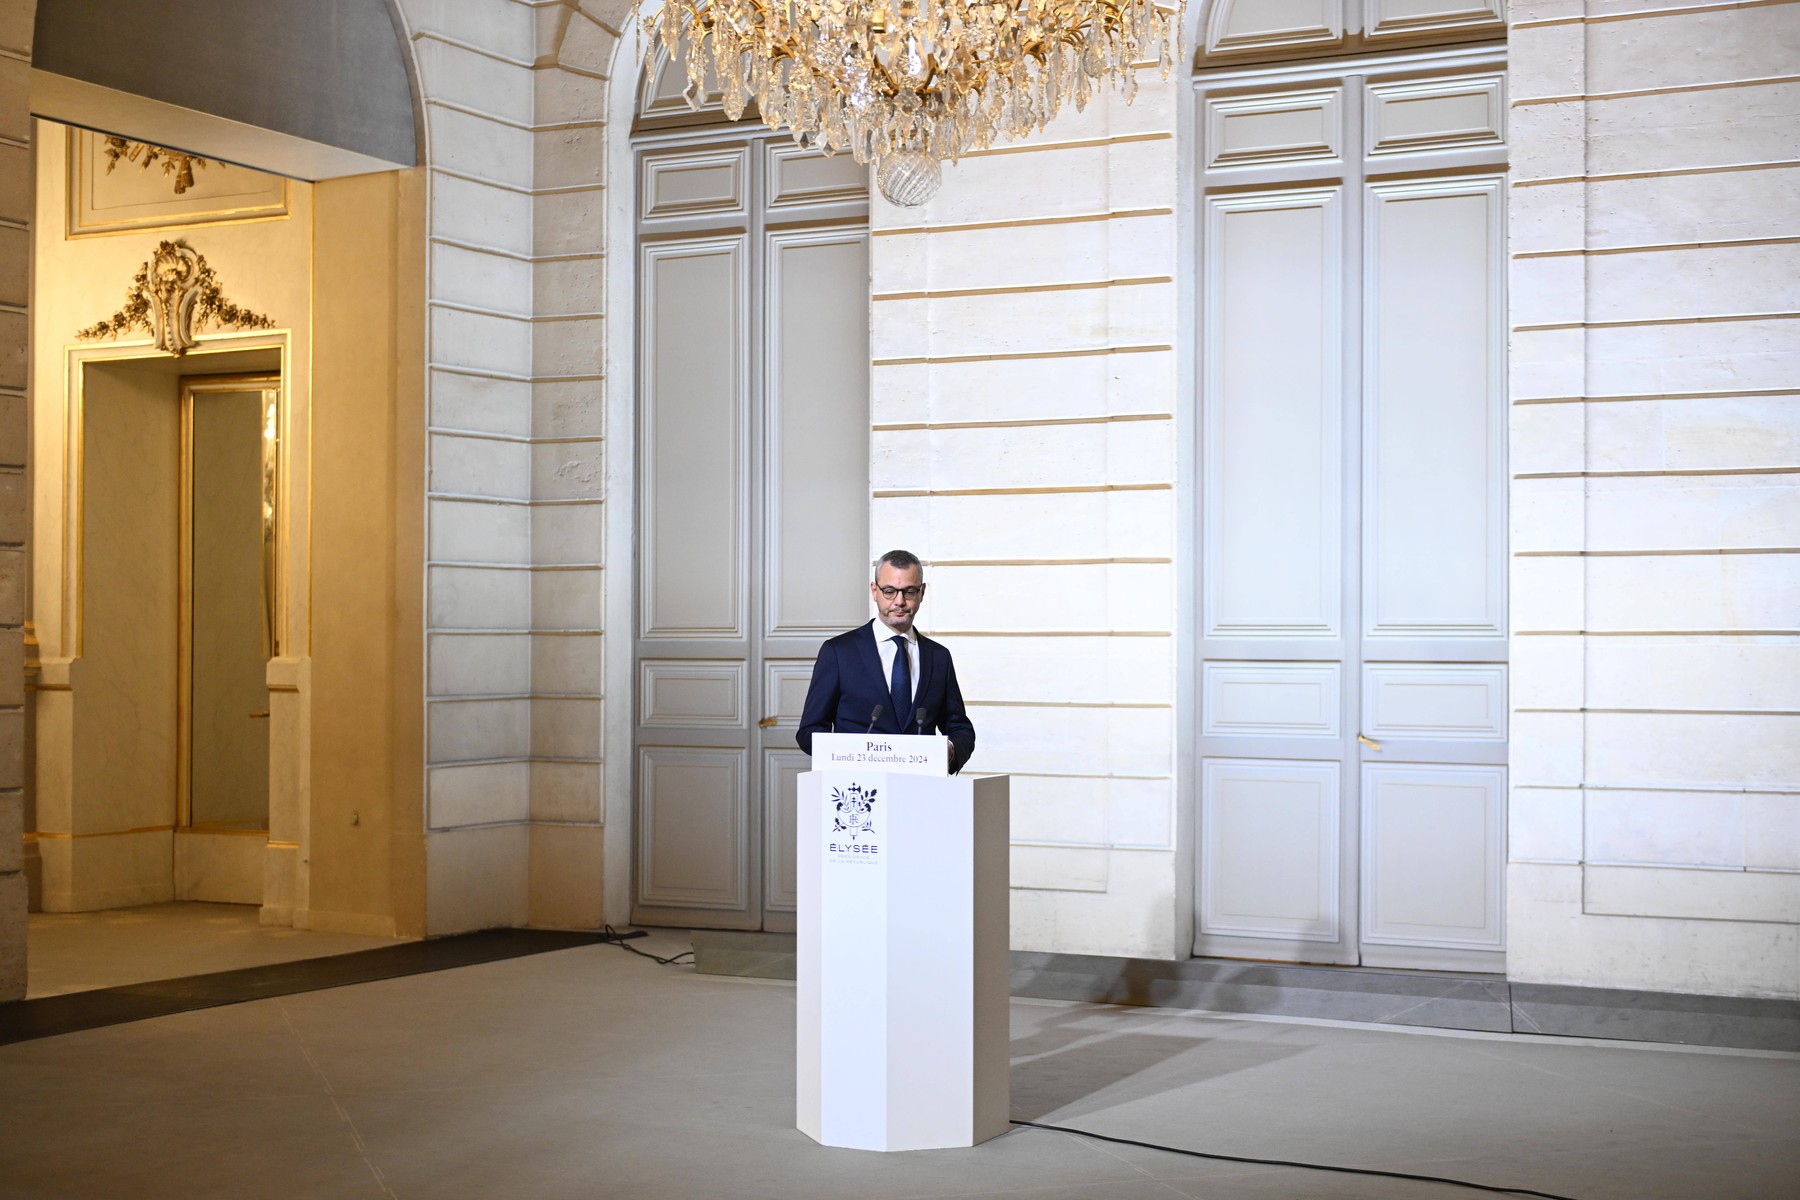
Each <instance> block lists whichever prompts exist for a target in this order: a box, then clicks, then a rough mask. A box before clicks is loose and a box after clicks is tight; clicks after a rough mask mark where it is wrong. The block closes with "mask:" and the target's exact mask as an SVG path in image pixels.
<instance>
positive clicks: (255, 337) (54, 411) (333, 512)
mask: <svg viewBox="0 0 1800 1200" xmlns="http://www.w3.org/2000/svg"><path fill="white" fill-rule="evenodd" d="M39 131H40V136H39V137H38V139H37V150H38V154H39V156H40V162H39V183H38V197H37V198H38V226H37V230H38V234H39V244H38V246H37V259H36V263H37V269H38V272H39V275H38V278H39V281H40V282H39V286H38V288H37V293H36V294H37V305H36V309H35V311H34V314H33V315H34V328H35V331H36V338H37V347H36V355H35V357H34V360H33V370H34V377H33V393H32V394H33V396H34V397H35V402H36V405H37V420H36V423H35V435H36V437H37V440H38V445H37V447H36V451H35V455H36V457H35V462H36V463H37V469H36V470H35V471H34V473H33V477H34V483H35V486H36V488H37V489H38V491H37V497H36V505H35V516H36V521H37V530H36V536H35V545H36V547H37V559H36V563H35V565H36V567H37V570H36V572H35V575H34V586H35V588H36V595H35V600H34V613H35V615H36V617H37V628H38V631H39V633H38V636H39V640H40V643H41V654H42V659H43V676H42V680H41V686H43V687H45V688H47V689H49V690H44V691H40V692H39V693H38V707H37V715H38V721H37V734H38V757H37V762H38V766H39V784H38V803H37V805H36V816H37V832H38V837H39V845H40V847H41V848H42V851H43V854H44V858H45V876H46V883H47V886H46V890H45V905H46V907H48V908H53V909H84V908H94V907H109V906H113V905H116V904H122V903H143V902H145V901H147V900H152V899H157V898H159V896H158V895H152V894H148V893H145V894H139V893H140V892H142V888H139V889H138V891H136V892H132V893H131V894H129V895H126V894H123V893H120V892H119V887H120V886H121V883H120V881H121V878H122V872H123V871H124V869H125V867H127V866H132V865H135V867H136V868H137V870H136V875H137V876H142V877H143V878H145V879H147V878H149V877H150V876H151V875H157V876H160V877H162V878H164V879H165V880H166V878H167V875H168V870H169V846H168V837H169V834H168V832H167V827H168V826H169V824H170V822H171V821H172V820H173V812H172V808H171V804H172V797H173V790H172V785H171V787H170V789H168V791H169V794H168V796H166V797H149V796H144V797H140V800H142V802H143V804H147V805H151V806H152V807H154V808H156V809H157V811H156V812H150V811H149V810H148V809H146V810H145V811H142V812H140V811H137V810H136V809H134V810H133V811H132V812H131V813H119V812H112V811H110V810H108V811H107V812H104V813H103V812H101V811H99V809H98V808H97V807H96V806H97V805H99V804H100V803H101V802H102V801H104V800H105V798H106V797H108V796H116V795H122V794H124V791H126V790H128V789H125V788H122V787H120V786H112V787H103V786H101V784H102V783H104V782H105V781H104V780H103V779H101V778H100V777H99V776H98V775H96V772H100V774H102V775H104V774H105V773H106V772H107V771H110V772H112V773H113V774H117V773H118V772H119V771H127V772H128V773H130V774H133V775H136V774H141V773H142V771H143V764H144V762H145V761H147V759H146V758H145V757H144V756H142V755H126V754H121V753H119V752H118V749H119V746H120V744H121V740H120V738H119V737H117V736H113V734H112V733H109V732H108V730H107V728H106V727H103V726H101V725H95V724H94V722H95V721H96V720H99V719H100V717H101V716H103V715H105V714H106V713H111V714H113V717H114V718H116V719H126V720H128V718H127V716H126V715H124V711H125V710H120V709H119V706H118V701H117V700H116V699H113V697H118V696H123V693H122V692H121V691H120V690H119V689H118V688H117V687H113V688H102V687H99V686H98V685H99V684H100V683H101V682H103V681H99V680H95V679H94V669H95V667H96V666H103V667H108V664H110V666H109V667H108V669H112V670H114V671H115V672H116V671H117V670H118V669H120V668H121V664H123V663H125V662H128V661H130V660H131V659H133V658H136V657H138V656H135V655H126V656H124V657H121V656H119V655H117V654H114V655H112V656H110V657H108V659H107V662H106V663H105V664H101V663H98V662H83V661H82V659H81V652H82V650H83V646H81V645H79V644H78V641H77V637H76V631H75V629H74V628H73V627H72V625H71V620H72V618H73V617H74V614H75V613H76V612H77V611H78V608H79V602H78V601H77V599H76V597H77V596H79V595H85V596H87V597H88V600H87V605H88V607H89V608H90V610H91V609H93V608H94V606H95V605H96V604H97V603H98V602H99V600H102V599H105V598H106V597H108V596H111V597H113V598H115V599H117V598H119V596H120V595H121V593H120V592H119V588H118V581H117V579H116V578H111V579H107V580H104V581H102V580H99V579H98V577H96V581H95V584H94V586H92V587H89V586H86V585H85V584H84V585H82V586H80V587H79V588H78V587H77V586H76V580H75V575H74V573H73V572H74V562H73V560H72V559H70V558H68V548H69V547H71V546H72V542H71V541H70V540H69V539H67V538H66V537H65V522H66V519H67V516H66V514H67V512H68V511H69V507H70V505H71V504H72V503H73V502H74V498H75V496H76V495H77V494H78V493H79V492H80V486H79V485H75V486H72V485H71V481H70V479H69V478H68V477H67V476H66V474H65V466H66V464H67V462H68V458H67V446H66V430H67V428H68V423H69V421H68V417H67V413H66V404H67V397H68V387H67V379H66V373H67V372H68V371H70V370H73V369H74V368H71V367H68V366H67V365H66V364H67V362H68V361H69V360H70V355H71V354H73V355H74V356H76V357H77V358H85V357H88V356H101V357H103V358H111V359H115V360H117V361H116V362H114V363H112V364H111V365H105V366H101V367H98V368H90V371H92V370H100V371H105V372H110V373H113V374H120V375H122V376H124V377H130V376H131V375H132V374H133V372H137V373H147V374H148V375H152V376H155V377H158V378H159V379H160V380H161V384H162V389H163V391H164V392H166V393H167V395H166V396H164V397H163V398H164V399H165V400H167V401H168V402H169V404H170V405H173V403H174V401H175V396H176V391H175V380H176V377H177V376H178V375H179V374H181V373H184V372H185V373H207V372H214V371H218V370H221V369H228V370H234V371H239V370H244V369H248V368H250V367H251V366H255V367H256V368H258V369H260V368H262V367H266V366H269V365H271V364H273V363H280V364H281V365H282V367H283V371H282V373H283V375H284V376H285V384H286V394H285V414H284V429H283V440H284V445H283V455H284V462H283V510H282V515H283V531H282V536H283V539H284V544H283V554H284V557H285V564H286V565H285V569H284V571H283V581H284V599H285V604H286V619H285V621H284V624H283V630H284V632H283V645H282V653H281V654H280V655H278V656H277V657H276V658H275V659H274V660H273V661H272V662H271V663H270V665H269V673H268V683H269V688H270V692H269V704H268V707H269V708H270V710H271V714H272V716H271V720H270V726H271V734H272V737H271V751H272V756H271V795H270V802H271V803H270V838H269V843H270V844H269V849H268V852H267V858H266V860H265V862H264V864H263V873H264V882H263V885H262V892H263V896H264V905H263V917H264V920H265V922H269V923H276V924H289V923H292V924H295V925H299V926H303V927H311V928H317V929H331V930H340V931H354V932H367V933H386V934H392V933H396V932H398V933H413V934H418V933H421V932H423V930H424V912H423V866H422V856H423V842H422V839H421V838H420V836H419V833H418V829H419V827H420V822H421V803H420V799H419V797H420V794H421V791H422V778H423V765H422V761H421V755H420V747H421V743H422V733H421V714H420V711H419V704H418V696H419V694H420V688H421V681H422V674H423V671H422V665H421V651H420V644H421V635H420V632H419V631H420V622H421V613H420V606H419V600H418V598H417V597H418V596H419V592H420V588H421V582H422V561H423V552H422V536H421V533H420V530H419V528H418V526H419V524H420V511H419V503H418V497H419V495H420V492H421V491H422V487H423V463H422V460H421V457H420V453H421V450H422V447H420V446H419V444H418V443H419V439H418V438H417V437H416V436H412V437H408V436H406V435H407V434H408V433H409V432H410V431H412V430H416V429H417V428H418V426H419V419H420V416H421V410H422V399H421V397H422V369H421V368H420V366H419V363H420V361H421V359H422V353H421V351H420V345H421V342H422V328H421V326H420V321H419V319H418V317H417V315H416V312H417V306H416V304H409V303H408V302H407V298H408V297H410V296H414V295H416V294H417V289H418V287H419V281H420V280H421V279H422V277H423V272H424V261H423V250H422V243H423V211H424V196H423V180H422V173H415V172H386V173H378V174H374V175H366V176H358V177H353V178H348V179H338V180H329V181H325V182H323V183H320V184H317V185H312V186H309V185H306V184H301V183H295V184H293V185H292V188H291V199H290V205H291V207H290V215H289V216H288V217H287V218H285V219H279V220H267V221H250V222H243V223H237V224H224V225H201V226H187V227H181V228H177V229H168V230H158V229H152V230H144V231H139V232H134V233H129V234H119V235H107V236H100V237H87V238H81V239H68V238H65V237H64V236H63V218H62V206H63V203H64V180H65V179H66V178H67V174H66V163H65V161H64V154H65V146H66V140H65V137H64V131H63V128H62V127H60V126H56V125H52V124H49V123H40V124H39ZM167 236H179V237H182V238H185V239H186V240H187V241H188V242H189V243H190V244H192V245H193V246H195V247H196V248H197V249H198V250H199V251H200V252H201V253H202V254H203V255H205V257H206V258H207V261H208V262H209V263H210V264H211V265H212V266H213V268H214V269H215V271H217V273H218V277H219V280H220V283H221V285H222V287H223V288H224V290H225V293H226V295H227V296H228V297H229V298H231V299H234V300H236V301H238V302H240V303H242V304H244V305H245V306H246V307H249V308H251V309H254V310H256V311H260V312H264V313H267V314H269V315H270V316H271V317H273V318H274V319H275V321H276V322H277V325H278V327H279V328H277V329H276V330H274V331H271V332H267V333H255V334H248V335H229V334H228V335H222V336H216V337H208V338H204V339H203V341H202V345H201V346H200V347H199V348H197V349H196V350H195V351H193V352H191V353H190V354H189V355H188V356H187V357H186V358H185V359H181V360H176V359H173V358H171V357H169V356H167V355H163V354H158V353H156V352H155V351H154V349H153V348H152V347H150V346H149V345H147V344H145V343H144V340H143V339H142V338H138V339H135V341H136V343H137V344H136V345H134V344H133V341H134V339H124V340H123V341H121V342H99V343H77V342H75V341H74V339H73V338H72V336H71V334H72V331H73V330H74V329H76V328H78V327H80V326H82V325H85V324H88V323H90V322H92V321H93V320H96V319H98V318H99V317H102V316H105V315H107V314H109V313H110V312H111V311H112V310H113V309H114V308H116V307H117V305H118V302H119V300H120V298H121V297H122V296H123V294H124V292H125V287H126V285H127V284H128V283H129V281H130V278H131V275H132V273H133V272H134V271H135V270H136V269H137V266H138V265H139V264H141V263H142V262H143V261H144V259H145V258H146V257H147V256H148V254H149V252H150V250H151V248H153V247H154V245H155V243H156V242H157V240H158V239H159V238H162V237H167ZM249 345H255V346H266V347H268V348H267V349H266V350H262V351H259V352H258V353H259V354H260V355H262V357H258V358H256V359H255V360H254V363H252V362H250V361H248V360H244V359H243V358H242V355H241V354H232V353H221V351H225V352H230V351H233V350H235V349H236V348H239V347H243V346H249ZM90 390H91V389H90ZM170 411H171V412H172V411H173V409H172V408H171V409H170ZM115 440H116V439H115ZM144 444H145V445H148V444H150V443H148V442H145V443H144ZM171 445H172V443H171ZM163 466H165V467H166V468H167V470H168V472H169V481H170V484H171V486H172V481H173V474H172V472H173V470H174V460H171V461H170V462H168V463H165V464H163ZM90 469H92V464H90ZM120 532H123V531H122V530H121V531H120ZM172 534H173V527H172V526H171V536H172ZM172 552H173V551H172V548H171V549H170V554H171V555H172ZM151 557H154V556H151ZM149 562H150V560H149V558H146V559H145V560H144V561H143V563H141V564H140V565H147V564H149ZM165 567H166V569H167V570H169V571H171V572H172V571H173V562H172V559H171V560H170V561H168V562H167V563H165ZM114 624H117V622H114ZM151 625H152V627H159V626H162V625H166V627H167V629H168V631H169V636H170V637H172V636H173V629H174V623H173V616H172V614H171V615H169V617H168V620H167V621H166V622H158V621H152V622H151ZM170 669H171V670H172V662H171V664H170ZM164 674H166V672H165V673H164ZM159 678H162V676H161V675H155V676H154V677H152V675H151V674H150V664H145V665H144V666H143V668H142V669H141V670H138V671H135V672H132V673H130V679H129V680H128V681H129V682H132V683H133V684H135V685H139V686H140V687H148V688H150V689H151V690H152V691H155V690H156V689H158V688H162V689H163V690H166V691H167V693H168V699H169V703H170V704H171V705H172V703H173V695H174V693H173V682H172V679H164V680H163V683H162V684H158V683H157V682H156V680H157V679H159ZM89 683H93V684H95V687H93V688H89V687H87V686H85V685H88V684H89ZM165 685H166V686H165ZM63 688H72V689H73V690H72V691H66V690H61V689H63ZM90 693H91V694H90ZM139 699H140V700H141V699H142V698H141V697H140V698H139ZM96 705H98V706H99V707H95V706H96ZM90 710H91V714H92V715H90V716H89V717H88V718H85V719H84V717H83V715H82V714H83V712H84V711H90ZM145 711H146V707H145V705H143V704H134V705H133V706H132V707H131V709H130V712H132V713H135V714H136V715H137V719H138V723H139V724H141V725H144V726H145V727H144V728H141V729H138V730H137V733H138V736H140V737H149V738H151V739H152V740H155V739H156V738H158V737H161V738H162V739H163V740H164V741H166V742H167V749H168V751H169V753H171V754H172V753H173V736H174V731H173V729H172V728H170V729H167V730H165V731H163V732H162V733H161V734H158V732H157V728H160V726H158V727H156V728H152V727H150V726H151V724H152V723H151V722H148V721H145V720H143V719H142V718H143V716H144V713H145ZM114 723H115V724H116V723H117V722H116V720H115V722H114ZM128 723H129V720H128ZM162 724H167V722H166V721H165V722H162ZM114 732H115V733H116V731H114ZM71 767H72V768H73V769H72V770H71V769H70V768H71ZM90 776H93V777H94V778H92V779H89V777H90ZM84 780H88V782H87V783H85V784H84ZM114 807H116V805H115V806H114ZM140 807H142V805H140ZM158 827H160V832H158V831H157V829H158ZM158 838H160V841H158V840H157V839H158ZM114 843H117V845H115V844H114ZM140 843H145V845H140ZM140 882H141V881H140ZM164 890H165V891H166V887H165V889H164ZM160 898H166V897H160Z"/></svg>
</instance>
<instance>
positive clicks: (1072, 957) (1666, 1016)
mask: <svg viewBox="0 0 1800 1200" xmlns="http://www.w3.org/2000/svg"><path fill="white" fill-rule="evenodd" d="M693 936H694V966H695V969H696V970H697V971H699V972H701V973H702V974H709V975H739V976H746V977H750V978H755V979H792V978H793V977H794V957H793V954H794V950H793V947H794V938H793V935H792V934H779V933H725V932H704V931H696V932H695V933H694V935H693ZM1012 993H1013V995H1015V996H1029V997H1033V998H1037V999H1043V1000H1075V1001H1081V1002H1084V1003H1089V1004H1126V1005H1149V1006H1153V1007H1158V1008H1190V1009H1196V1010H1201V1011H1205V1012H1218V1013H1247V1014H1256V1015H1259V1016H1274V1017H1310V1018H1317V1019H1322V1020H1331V1021H1358V1022H1365V1023H1368V1024H1371V1025H1418V1026H1424V1027H1426V1028H1432V1029H1473V1030H1480V1031H1483V1032H1487V1033H1537V1034H1549V1035H1554V1036H1557V1037H1583V1038H1615V1039H1619V1040H1622V1041H1640V1042H1673V1043H1678V1044H1683V1045H1692V1046H1727V1047H1735V1048H1740V1049H1750V1050H1787V1051H1800V1001H1795V1000H1756V999H1744V998H1740V997H1734V996H1689V995H1681V994H1677V993H1672V992H1633V991H1621V990H1615V989H1610V988H1583V987H1560V986H1553V985H1549V984H1537V983H1513V982H1510V981H1508V980H1506V979H1504V978H1501V977H1500V976H1496V975H1479V974H1462V973H1456V972H1444V971H1395V970H1384V969H1380V968H1373V967H1309V966H1298V965H1288V964H1284V963H1265V962H1241V961H1237V960H1233V959H1219V958H1194V959H1187V960H1185V961H1164V960H1160V959H1138V958H1109V957H1105V956H1102V955H1094V954H1042V953H1035V952H1029V951H1014V952H1013V955H1012Z"/></svg>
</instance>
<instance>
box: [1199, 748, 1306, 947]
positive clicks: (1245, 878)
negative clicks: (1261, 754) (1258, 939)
mask: <svg viewBox="0 0 1800 1200" xmlns="http://www.w3.org/2000/svg"><path fill="white" fill-rule="evenodd" d="M1201 778H1202V783H1201V786H1202V788H1203V792H1202V800H1201V805H1200V813H1201V829H1200V892H1201V897H1200V925H1201V929H1202V931H1203V932H1205V933H1232V934H1248V935H1255V936H1264V937H1278V938H1297V939H1300V940H1302V941H1320V942H1330V941H1336V940H1337V938H1338V930H1339V914H1338V887H1337V880H1338V844H1339V841H1338V828H1339V819H1338V765H1337V764H1336V763H1317V762H1285V761H1272V760H1261V761H1248V760H1228V759H1208V760H1206V762H1205V763H1204V764H1203V766H1202V769H1201Z"/></svg>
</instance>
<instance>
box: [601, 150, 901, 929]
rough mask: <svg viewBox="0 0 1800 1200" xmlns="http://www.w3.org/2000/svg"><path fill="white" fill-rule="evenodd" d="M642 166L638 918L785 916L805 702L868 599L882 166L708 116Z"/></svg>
mask: <svg viewBox="0 0 1800 1200" xmlns="http://www.w3.org/2000/svg"><path fill="white" fill-rule="evenodd" d="M638 167H639V171H638V225H639V241H638V247H637V266H638V292H639V306H638V317H639V339H640V340H639V355H638V410H637V415H638V456H637V464H638V467H637V469H638V487H637V495H636V503H637V512H638V521H637V527H638V538H637V556H636V581H635V582H636V629H635V631H634V632H635V641H634V654H635V666H636V672H635V674H636V684H637V694H636V697H635V701H636V729H635V738H634V742H635V745H634V747H633V750H634V753H635V763H634V767H635V776H636V785H635V786H636V798H637V804H636V829H635V831H634V833H635V838H636V855H635V858H636V871H635V879H634V884H633V886H634V889H635V890H634V896H633V917H632V919H633V920H634V921H638V922H642V923H645V924H662V925H682V926H687V927H690V928H710V929H772V930H784V931H791V930H793V928H794V920H795V916H794V914H795V889H796V880H795V863H794V846H795V835H794V825H793V822H794V803H795V786H794V779H795V776H796V775H798V774H799V773H800V772H802V771H805V770H806V769H807V767H808V760H807V758H806V756H805V755H803V754H801V753H800V751H799V749H798V748H797V747H796V746H795V744H794V733H795V730H796V728H797V724H798V719H799V715H800V706H801V702H802V700H803V699H804V697H805V694H806V685H807V681H808V679H809V678H810V675H811V671H812V661H813V657H814V655H815V654H816V652H817V650H818V647H819V643H820V642H821V641H822V640H823V639H825V638H826V637H829V636H832V635H834V634H837V633H841V632H843V631H844V630H845V629H848V628H850V627H851V626H852V625H855V624H857V623H858V622H860V621H862V620H865V619H866V617H867V610H868V601H867V599H866V597H867V592H866V590H865V589H866V587H867V582H868V564H869V550H868V530H869V450H868V445H869V400H868V377H869V323H868V322H869V317H868V312H869V267H868V188H867V180H868V174H867V171H866V169H865V168H862V167H859V166H857V165H856V164H855V163H854V162H852V161H851V160H850V159H849V158H848V157H847V156H840V157H837V158H833V159H826V158H823V157H821V156H820V155H817V154H810V153H806V152H804V151H801V150H800V149H799V148H798V147H797V146H795V145H794V144H793V143H792V142H791V141H788V140H785V139H782V140H775V139H773V138H770V137H768V136H763V137H750V136H745V135H743V134H737V133H735V132H729V131H721V130H716V129H714V130H701V131H697V132H694V133H687V134H675V135H665V136H662V137H659V138H658V139H656V140H655V141H650V142H647V143H645V144H644V145H642V147H641V149H640V152H639V155H638Z"/></svg>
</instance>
